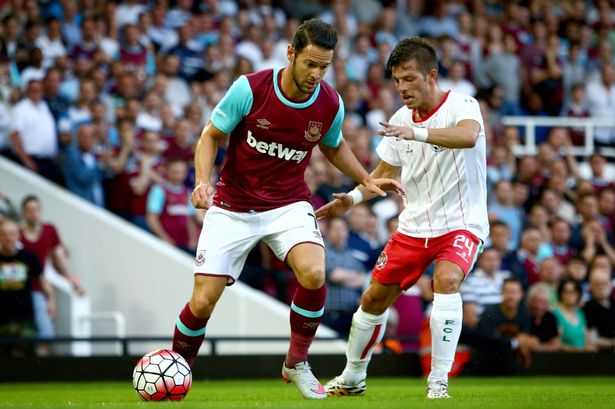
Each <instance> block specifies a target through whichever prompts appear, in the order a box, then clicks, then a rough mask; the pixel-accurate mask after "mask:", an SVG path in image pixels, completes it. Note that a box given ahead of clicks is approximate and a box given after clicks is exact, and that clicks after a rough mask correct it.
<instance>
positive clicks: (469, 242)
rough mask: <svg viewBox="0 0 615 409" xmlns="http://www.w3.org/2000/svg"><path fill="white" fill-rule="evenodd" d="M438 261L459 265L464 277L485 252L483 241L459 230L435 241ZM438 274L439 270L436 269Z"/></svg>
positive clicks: (465, 231)
mask: <svg viewBox="0 0 615 409" xmlns="http://www.w3.org/2000/svg"><path fill="white" fill-rule="evenodd" d="M433 245H434V251H435V252H436V256H435V258H436V261H437V262H440V261H449V262H451V263H454V264H456V265H458V266H459V267H460V268H461V270H462V272H463V275H464V277H465V276H467V275H468V273H469V272H470V271H471V270H472V267H474V263H476V259H477V258H478V255H479V254H480V253H481V252H482V251H483V244H482V241H481V240H480V239H479V238H477V237H476V236H474V235H473V234H472V233H470V232H469V231H467V230H457V231H453V232H450V233H447V234H445V235H443V236H440V237H438V238H436V239H434V240H433ZM436 272H437V268H436Z"/></svg>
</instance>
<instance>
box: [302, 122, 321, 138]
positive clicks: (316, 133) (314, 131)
mask: <svg viewBox="0 0 615 409" xmlns="http://www.w3.org/2000/svg"><path fill="white" fill-rule="evenodd" d="M321 129H322V123H320V122H314V121H310V123H309V124H308V130H307V131H306V132H305V139H307V140H308V141H310V142H316V141H317V140H319V139H320V138H321V137H322V135H321V133H320V130H321Z"/></svg>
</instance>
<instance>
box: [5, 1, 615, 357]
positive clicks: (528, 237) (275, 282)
mask: <svg viewBox="0 0 615 409" xmlns="http://www.w3.org/2000/svg"><path fill="white" fill-rule="evenodd" d="M308 17H319V18H321V19H323V20H324V21H327V22H329V23H331V24H333V25H334V26H335V27H336V28H337V30H338V32H339V36H340V41H339V45H338V49H337V51H336V54H335V57H334V60H333V64H332V66H331V67H330V69H329V71H328V72H327V75H326V77H325V80H326V81H327V82H329V83H330V84H331V85H332V86H334V87H335V88H336V89H337V90H338V92H339V93H340V95H341V96H342V98H343V100H344V105H345V109H346V117H345V120H344V125H343V133H344V137H345V139H346V140H347V141H348V143H349V144H350V146H351V147H352V150H353V152H354V153H355V155H356V156H357V157H358V158H359V160H360V162H361V163H362V164H363V165H364V166H365V167H366V168H367V169H371V168H372V167H373V166H374V165H375V163H377V158H376V156H375V150H374V149H375V147H376V146H377V144H378V142H379V136H378V135H377V133H376V132H377V130H378V128H379V125H378V122H379V121H386V120H387V119H388V118H389V117H390V116H391V115H392V114H393V113H394V112H395V111H396V110H397V109H398V108H399V107H401V106H402V103H401V100H400V99H399V96H398V95H397V92H396V90H395V87H394V84H393V82H392V81H391V80H390V77H389V74H388V73H387V72H386V69H385V67H386V61H387V58H388V56H389V54H390V52H391V50H392V49H393V47H394V46H395V44H396V43H397V41H399V40H400V39H402V38H405V37H408V36H414V35H420V36H425V37H429V38H430V39H431V41H432V43H433V44H434V46H435V47H436V49H437V52H438V55H439V60H440V64H439V84H440V87H441V88H442V89H444V90H448V89H451V90H455V91H458V92H462V93H465V94H469V95H472V96H475V97H476V98H477V99H478V101H479V103H480V104H481V108H482V112H483V115H484V118H485V126H486V130H485V131H486V136H487V147H488V174H487V177H488V185H489V186H488V189H489V204H488V205H489V217H490V222H491V236H490V238H489V240H488V242H487V243H485V249H486V250H485V251H484V252H483V253H482V255H481V256H480V257H479V259H478V262H477V264H476V267H475V269H474V271H473V272H472V273H471V275H470V277H469V278H468V279H467V280H466V281H465V282H464V285H463V288H462V298H463V300H464V321H465V325H466V327H467V328H466V329H467V331H466V332H465V333H466V334H467V335H468V338H467V339H466V342H467V343H468V344H472V343H481V342H487V343H493V342H495V343H500V344H502V340H504V342H503V344H502V345H505V346H506V348H510V349H511V350H512V351H518V352H520V353H521V355H522V356H527V354H525V352H527V351H535V350H571V351H572V350H578V351H596V350H599V349H604V350H611V351H612V350H613V348H614V341H613V340H614V339H615V307H614V304H613V298H612V297H613V294H612V292H613V265H614V264H615V248H614V245H615V243H614V241H613V240H614V237H615V172H614V170H613V164H612V163H611V162H610V160H611V159H612V158H610V157H609V156H608V154H605V153H604V152H603V151H602V150H601V149H602V148H609V147H612V146H614V145H615V127H600V128H596V129H595V132H594V145H595V147H596V149H595V150H594V152H593V153H592V154H591V156H588V157H578V156H575V155H574V154H573V153H572V148H573V147H575V146H579V145H583V144H584V143H585V134H584V131H583V129H582V128H581V129H577V128H571V127H564V126H562V127H548V128H547V127H543V128H538V129H537V133H536V143H537V153H536V154H524V153H523V152H521V151H520V150H519V149H518V147H519V144H521V143H523V142H524V137H525V135H524V130H523V129H521V128H518V127H515V126H505V125H504V124H503V122H502V117H505V116H533V117H580V118H613V117H615V65H614V64H615V54H614V52H613V49H614V47H615V2H613V1H609V0H595V1H594V0H559V1H557V2H556V1H551V0H533V1H532V0H526V1H521V0H520V1H512V0H511V1H496V0H480V1H474V0H465V1H464V0H448V1H446V0H435V1H421V0H408V1H403V0H400V1H390V0H380V1H378V0H321V1H317V0H311V1H310V0H302V1H290V0H280V1H274V0H245V1H241V0H237V1H233V0H203V1H194V0H177V1H165V0H161V1H145V0H143V1H140V0H127V1H117V0H104V1H100V0H84V1H76V0H39V1H37V0H12V1H10V0H5V1H0V21H1V27H0V32H1V35H0V154H1V155H3V156H5V157H7V158H9V159H11V160H13V161H15V162H17V163H20V164H21V165H23V166H24V167H27V168H28V169H30V170H31V171H34V172H37V173H39V174H41V175H42V176H44V177H46V178H48V179H50V180H51V181H53V182H55V183H57V184H58V185H60V186H63V187H65V188H66V189H67V190H68V191H70V192H73V193H74V194H76V195H78V196H80V197H82V198H84V199H85V200H88V201H89V202H91V203H93V204H95V205H96V206H99V207H102V208H105V209H107V210H108V211H110V212H113V213H115V214H117V215H118V216H120V217H122V218H124V219H126V220H127V221H129V222H131V223H134V224H135V225H137V226H139V227H141V228H143V229H145V230H148V231H150V232H151V233H153V234H155V235H157V236H158V237H160V238H161V239H162V240H165V241H167V242H168V243H170V244H172V245H175V246H177V247H179V248H181V249H183V250H185V251H187V252H189V253H191V254H192V252H193V249H194V247H195V245H196V240H197V237H198V231H199V229H200V223H201V220H202V216H203V215H202V214H200V213H199V212H197V211H195V210H194V209H192V207H191V205H190V203H189V200H188V197H189V193H190V191H191V190H192V186H193V179H194V167H193V152H194V147H195V143H196V140H197V138H198V136H199V134H200V132H201V129H202V127H203V125H204V124H205V123H206V122H207V120H208V118H209V116H210V114H211V111H212V109H213V107H215V105H216V104H217V103H218V101H219V100H220V99H221V97H222V96H223V95H224V93H225V92H226V90H227V89H228V87H229V86H230V84H231V83H232V82H233V81H234V80H235V79H236V78H237V77H238V76H240V75H242V74H247V73H250V72H253V71H256V70H260V69H264V68H273V67H283V66H285V65H286V63H287V59H286V50H287V45H288V43H289V41H290V39H292V36H293V34H294V32H295V30H296V29H297V27H298V25H299V24H300V22H301V21H303V20H304V19H305V18H308ZM605 152H606V151H605ZM224 155H225V150H224V148H223V149H221V150H220V152H219V155H218V158H217V160H216V166H217V167H219V166H220V165H221V164H222V162H223V160H224ZM216 178H217V175H214V176H213V179H214V180H212V182H215V179H216ZM306 181H307V183H308V185H309V187H310V189H311V190H312V192H313V204H314V206H315V207H319V206H321V205H322V204H324V203H326V202H327V201H329V200H331V198H332V194H333V193H335V192H341V191H348V190H350V189H351V188H352V187H353V185H352V184H351V183H350V181H348V180H346V179H345V178H344V177H343V176H342V174H341V173H340V172H339V171H338V170H337V169H335V168H334V167H332V166H331V165H330V164H329V163H328V162H327V161H326V160H324V159H323V157H322V156H321V155H319V154H318V153H317V152H315V154H314V156H313V158H312V161H311V163H310V165H309V167H308V170H307V173H306ZM0 191H1V188H0ZM0 193H1V192H0ZM6 199H7V200H9V201H11V200H12V201H13V202H15V203H17V202H19V201H21V200H22V198H6ZM34 204H35V205H36V206H38V205H39V203H38V202H37V201H36V200H35V201H34ZM29 205H32V199H30V201H28V200H26V201H24V204H23V206H22V207H21V209H19V208H18V209H16V211H15V212H14V213H13V214H11V209H10V206H8V205H4V206H2V209H3V210H2V215H3V216H2V217H16V218H18V219H21V220H22V221H21V226H22V227H21V231H22V239H23V237H25V236H24V235H25V234H26V233H27V232H26V228H27V225H28V216H27V212H28V206H29ZM402 208H403V203H402V199H401V198H400V197H398V196H394V195H391V196H389V197H388V198H386V199H382V200H378V201H375V202H373V203H368V204H361V205H359V206H355V207H354V208H353V209H352V210H351V211H350V212H349V214H348V215H347V217H344V218H339V219H334V220H331V221H330V222H328V223H323V224H322V225H321V228H322V232H323V235H324V236H325V238H326V243H327V284H328V286H329V289H328V299H327V306H326V316H325V320H324V322H325V323H326V324H327V325H330V326H331V327H332V328H334V329H335V330H337V331H338V332H339V333H340V334H342V335H344V334H347V332H348V330H349V326H350V320H351V316H352V313H353V312H354V311H355V310H356V307H357V305H358V302H359V298H360V294H361V292H362V289H363V288H364V287H365V285H366V283H367V282H368V280H369V271H370V269H371V268H372V267H373V265H374V263H375V261H376V259H377V257H378V255H379V251H380V250H381V248H382V246H383V245H384V243H385V242H386V240H387V239H388V238H389V236H390V234H391V233H392V232H393V231H395V229H396V223H397V220H396V216H397V215H398V213H399V212H400V210H401V209H402ZM20 213H21V215H20ZM41 261H42V262H43V263H44V262H45V259H42V260H41ZM67 271H68V272H67V273H66V274H67V275H69V276H70V277H71V280H72V281H73V283H74V284H75V286H78V279H77V278H75V275H74V274H73V273H72V271H70V269H68V270H67ZM429 274H430V273H429V271H428V272H426V274H425V276H424V278H422V279H421V280H420V282H419V284H418V285H417V286H415V287H414V288H412V289H410V290H409V291H408V292H406V293H404V294H403V295H402V296H401V297H400V299H399V300H398V301H397V302H396V304H395V312H396V314H395V313H393V314H391V318H390V322H389V330H388V334H389V336H390V337H392V338H397V339H398V340H399V342H397V343H391V344H389V345H388V348H389V349H390V350H393V351H402V350H417V349H418V348H419V343H420V340H421V336H420V334H421V328H423V327H424V325H423V324H424V322H425V321H424V317H425V315H426V314H428V312H429V303H430V301H431V286H430V277H429ZM241 279H242V280H244V281H245V282H247V283H248V284H249V285H251V286H253V287H255V288H258V289H261V290H263V291H265V292H267V293H268V294H270V295H271V296H273V297H276V298H278V299H279V300H281V301H283V302H288V301H289V300H290V299H291V298H292V293H293V291H294V285H295V282H294V278H293V277H292V273H291V272H290V271H289V270H288V269H287V268H286V266H285V265H284V264H283V263H282V262H280V261H279V260H277V259H276V258H275V257H274V256H273V255H272V253H271V252H270V251H269V249H268V248H266V246H264V245H263V246H260V247H258V248H256V249H255V251H253V252H252V253H251V255H250V257H249V259H248V262H247V265H246V267H245V270H244V272H243V273H242V277H241ZM463 341H464V339H463V336H462V342H463ZM477 345H478V344H477Z"/></svg>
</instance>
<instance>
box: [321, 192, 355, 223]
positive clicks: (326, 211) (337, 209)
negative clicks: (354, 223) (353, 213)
mask: <svg viewBox="0 0 615 409" xmlns="http://www.w3.org/2000/svg"><path fill="white" fill-rule="evenodd" d="M352 204H353V203H352V197H351V196H349V195H347V194H346V193H334V194H333V200H332V201H330V202H329V203H327V204H326V205H324V206H322V207H321V208H319V209H318V210H316V218H317V219H330V218H333V217H339V216H341V215H343V214H344V213H346V212H347V211H348V210H350V208H351V207H352Z"/></svg>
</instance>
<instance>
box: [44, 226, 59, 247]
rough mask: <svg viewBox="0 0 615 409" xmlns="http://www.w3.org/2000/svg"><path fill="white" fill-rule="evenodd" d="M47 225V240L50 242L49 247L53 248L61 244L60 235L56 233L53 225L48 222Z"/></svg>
mask: <svg viewBox="0 0 615 409" xmlns="http://www.w3.org/2000/svg"><path fill="white" fill-rule="evenodd" d="M47 226H48V229H49V242H50V244H51V247H52V248H55V246H58V245H61V244H62V240H60V235H59V234H58V231H57V230H56V228H55V226H54V225H52V224H48V225H47Z"/></svg>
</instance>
